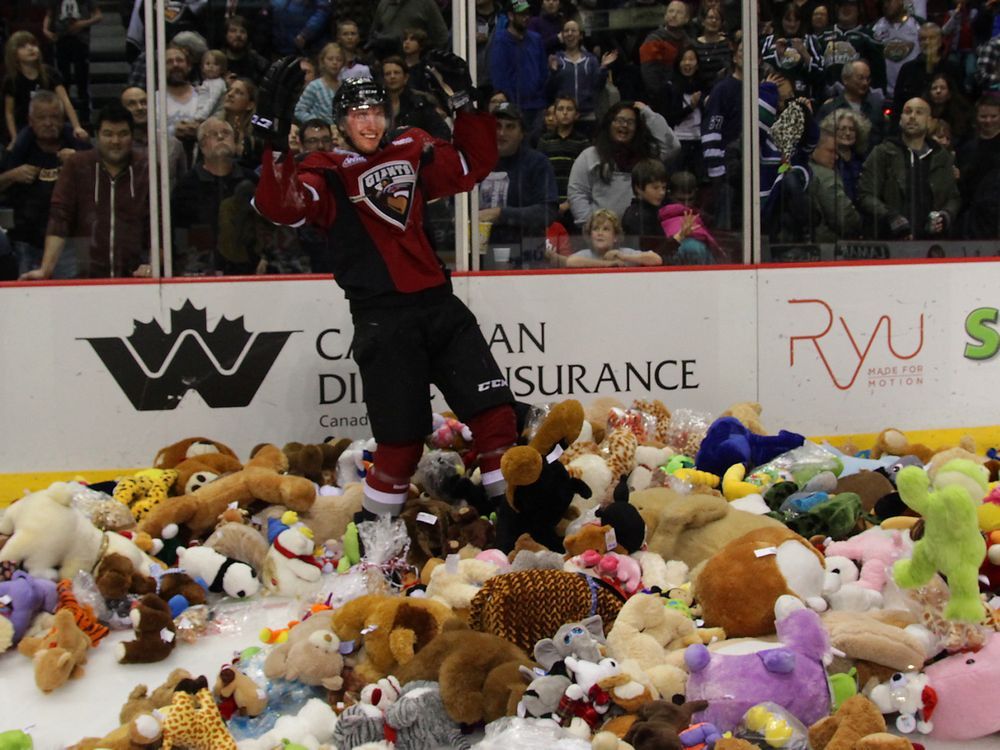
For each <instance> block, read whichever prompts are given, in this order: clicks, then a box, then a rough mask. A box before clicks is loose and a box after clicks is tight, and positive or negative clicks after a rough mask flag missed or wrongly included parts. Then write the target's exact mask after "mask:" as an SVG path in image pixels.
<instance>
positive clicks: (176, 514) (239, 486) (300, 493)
mask: <svg viewBox="0 0 1000 750" xmlns="http://www.w3.org/2000/svg"><path fill="white" fill-rule="evenodd" d="M287 468H288V459H287V458H286V457H285V454H284V453H282V452H281V450H280V449H279V448H278V447H277V446H274V445H264V446H263V447H261V448H260V450H258V451H257V453H256V454H254V456H253V458H251V459H250V461H249V462H248V463H247V465H246V466H245V467H244V468H243V469H242V471H238V472H236V473H235V474H229V475H227V476H224V477H222V478H220V479H217V480H215V481H214V482H211V483H210V484H207V485H205V486H203V487H201V488H200V489H198V490H196V491H195V492H192V493H190V494H187V495H183V496H181V497H178V498H174V499H173V500H169V501H168V502H165V503H161V504H160V505H158V506H156V508H155V509H153V511H152V512H150V513H149V515H147V516H146V517H145V518H143V519H142V522H141V523H140V524H139V530H140V531H144V532H146V533H148V534H150V535H151V536H154V537H159V538H172V537H173V536H176V534H177V531H178V527H179V526H181V525H184V526H186V527H187V528H188V529H189V530H190V532H191V533H192V534H193V535H194V536H199V537H200V536H202V535H205V534H207V533H208V532H210V531H211V530H212V529H213V528H215V524H216V522H217V521H218V518H219V516H220V515H222V513H223V512H224V511H225V510H226V508H227V507H228V506H229V505H230V504H232V503H237V504H238V505H239V506H240V507H247V506H249V505H250V504H252V503H253V502H254V501H258V500H259V501H263V502H265V503H269V504H271V505H283V506H285V507H286V508H288V509H290V510H294V511H296V512H305V511H307V510H309V509H310V508H311V507H312V504H313V502H314V501H315V499H316V489H315V487H314V485H313V483H312V482H310V481H309V480H308V479H306V478H304V477H292V476H287V475H285V474H283V473H282V472H284V471H285V470H286V469H287Z"/></svg>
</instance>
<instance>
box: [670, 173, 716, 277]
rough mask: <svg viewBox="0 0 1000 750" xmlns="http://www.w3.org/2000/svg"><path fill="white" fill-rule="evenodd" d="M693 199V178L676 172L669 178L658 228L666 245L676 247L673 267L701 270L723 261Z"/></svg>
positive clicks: (689, 174) (696, 194) (696, 189)
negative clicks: (668, 195)
mask: <svg viewBox="0 0 1000 750" xmlns="http://www.w3.org/2000/svg"><path fill="white" fill-rule="evenodd" d="M697 196H698V179H697V178H696V177H695V176H694V175H693V174H691V173H690V172H676V173H674V174H673V176H671V178H670V200H669V201H668V202H667V205H665V206H664V207H663V208H661V209H660V226H661V227H662V228H663V234H664V235H665V236H666V237H667V239H668V241H670V244H671V245H673V246H676V250H675V251H674V263H675V264H676V265H681V266H703V265H709V264H711V263H713V262H723V261H724V254H723V252H722V249H721V248H720V247H719V243H718V242H716V241H715V237H713V236H712V234H711V232H709V231H708V229H706V228H705V224H704V222H703V220H702V217H701V213H700V211H699V209H698V206H697V205H696V199H697Z"/></svg>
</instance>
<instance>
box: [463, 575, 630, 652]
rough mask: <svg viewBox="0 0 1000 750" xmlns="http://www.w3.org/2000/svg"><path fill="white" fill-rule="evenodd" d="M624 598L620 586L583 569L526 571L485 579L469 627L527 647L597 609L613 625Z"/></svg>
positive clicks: (605, 620) (473, 602)
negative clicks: (578, 571) (582, 570)
mask: <svg viewBox="0 0 1000 750" xmlns="http://www.w3.org/2000/svg"><path fill="white" fill-rule="evenodd" d="M623 603H624V595H623V594H621V593H620V592H619V591H617V590H616V589H615V588H613V587H611V586H609V585H607V584H604V583H601V582H599V581H598V580H597V579H594V578H591V577H589V576H587V575H584V574H582V573H568V572H566V571H562V570H522V571H518V572H516V573H505V574H504V575H499V576H494V577H493V578H490V579H489V580H487V581H486V582H485V583H484V584H483V587H482V588H481V589H480V591H479V593H478V594H476V596H475V598H473V600H472V604H471V605H470V607H469V626H470V627H472V628H473V629H474V630H479V631H482V632H484V633H492V634H494V635H498V636H500V637H501V638H506V639H507V640H508V641H510V642H511V643H514V644H516V645H517V646H519V647H520V648H522V649H524V650H528V649H532V648H534V646H535V643H537V642H538V641H539V640H541V639H542V638H548V637H549V636H551V635H552V633H554V632H555V631H556V630H557V629H558V628H559V627H560V626H562V625H563V624H564V623H567V622H571V621H573V620H582V619H583V618H584V617H589V616H591V615H594V614H598V615H600V616H601V621H602V622H603V623H604V627H606V628H608V627H611V625H612V624H613V623H614V621H615V618H616V617H617V616H618V611H619V610H620V609H621V607H622V604H623Z"/></svg>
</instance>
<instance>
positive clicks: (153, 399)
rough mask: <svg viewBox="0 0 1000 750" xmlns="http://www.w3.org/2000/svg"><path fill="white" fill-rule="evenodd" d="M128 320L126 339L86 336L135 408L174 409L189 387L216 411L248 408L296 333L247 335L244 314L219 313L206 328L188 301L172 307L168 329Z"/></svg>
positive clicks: (204, 319)
mask: <svg viewBox="0 0 1000 750" xmlns="http://www.w3.org/2000/svg"><path fill="white" fill-rule="evenodd" d="M132 324H133V326H134V330H133V331H132V335H131V336H129V337H127V338H115V337H102V338H92V339H91V338H88V339H85V340H86V341H88V342H90V345H91V346H92V347H94V351H95V352H97V356H98V357H100V358H101V361H102V362H104V365H105V367H107V368H108V371H109V372H110V373H111V376H112V377H113V378H114V379H115V381H116V382H117V383H118V385H119V386H120V387H121V389H122V391H124V392H125V395H126V396H128V400H129V401H131V402H132V405H133V406H134V407H135V408H136V409H138V410H139V411H165V410H168V409H176V408H177V405H178V404H179V403H180V402H181V399H182V398H184V394H185V393H187V392H188V391H189V390H192V389H193V390H196V391H198V393H199V394H200V395H201V397H202V398H203V399H205V403H206V404H208V405H209V406H210V407H212V408H214V409H218V408H223V407H234V406H236V407H239V406H247V405H249V403H250V402H251V401H252V400H253V397H254V396H255V395H256V393H257V389H258V388H260V385H261V383H262V382H263V381H264V378H265V377H266V376H267V373H268V372H269V371H270V370H271V366H272V365H273V364H274V362H275V360H276V359H277V357H278V354H279V353H280V352H281V349H282V347H284V345H285V342H286V341H287V340H288V337H289V336H291V335H292V334H293V333H295V331H265V332H263V333H250V332H249V331H247V329H246V328H245V327H244V325H243V318H242V317H239V318H236V319H235V320H229V319H227V318H225V317H223V318H222V319H221V320H220V321H219V322H218V323H217V324H216V325H215V328H213V329H212V330H211V331H210V330H208V321H207V316H206V313H205V310H204V309H200V310H199V309H198V308H196V307H195V306H194V305H193V304H191V300H187V301H185V303H184V305H183V306H182V307H181V309H180V310H171V311H170V325H169V327H168V329H167V330H164V329H163V328H162V327H161V326H160V324H159V323H158V322H156V320H151V321H150V322H149V323H143V322H141V321H138V320H133V321H132Z"/></svg>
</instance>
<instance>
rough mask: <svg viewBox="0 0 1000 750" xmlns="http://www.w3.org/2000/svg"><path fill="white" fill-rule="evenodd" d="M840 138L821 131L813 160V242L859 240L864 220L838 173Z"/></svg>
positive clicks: (811, 213)
mask: <svg viewBox="0 0 1000 750" xmlns="http://www.w3.org/2000/svg"><path fill="white" fill-rule="evenodd" d="M837 145H838V144H837V136H836V135H834V134H833V133H830V132H829V131H826V130H823V129H822V128H820V135H819V141H818V143H817V144H816V148H815V149H813V152H812V156H811V157H810V159H811V163H810V167H811V169H812V178H811V179H810V180H809V205H810V207H811V212H810V216H811V221H810V222H809V226H810V227H811V229H812V240H813V242H837V241H838V240H848V239H853V238H855V237H857V236H858V235H859V234H860V232H861V217H860V216H859V215H858V210H857V209H856V208H855V207H854V203H853V201H852V200H851V198H850V196H848V194H847V192H846V191H845V189H844V183H843V180H841V179H840V175H839V174H838V173H837V170H836V163H837V158H838V157H837Z"/></svg>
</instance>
